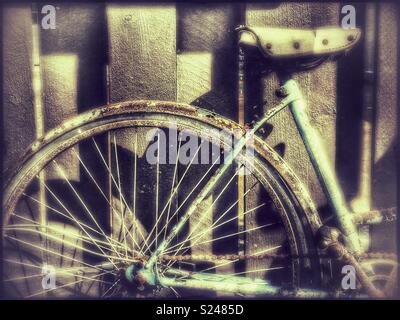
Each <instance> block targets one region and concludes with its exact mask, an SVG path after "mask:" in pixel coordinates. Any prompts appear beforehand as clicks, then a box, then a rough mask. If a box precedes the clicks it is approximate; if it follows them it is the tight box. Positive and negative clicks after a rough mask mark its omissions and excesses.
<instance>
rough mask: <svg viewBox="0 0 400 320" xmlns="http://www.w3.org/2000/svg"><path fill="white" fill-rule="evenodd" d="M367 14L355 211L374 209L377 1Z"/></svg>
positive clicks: (364, 229)
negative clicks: (373, 146) (372, 191)
mask: <svg viewBox="0 0 400 320" xmlns="http://www.w3.org/2000/svg"><path fill="white" fill-rule="evenodd" d="M365 6H366V17H365V51H364V65H365V68H364V88H363V107H362V123H361V146H360V147H361V150H360V175H359V181H358V194H357V195H356V197H355V198H354V199H353V200H352V201H351V207H352V209H353V211H354V212H367V211H370V210H371V199H372V197H371V187H372V183H371V182H372V181H371V176H372V139H373V114H374V106H375V104H376V70H375V68H376V66H375V64H376V50H375V46H376V39H375V38H376V22H377V21H376V18H377V17H376V14H377V12H376V4H375V3H366V4H365ZM359 236H360V241H361V245H362V247H363V249H364V250H367V249H368V246H369V226H361V227H360V230H359Z"/></svg>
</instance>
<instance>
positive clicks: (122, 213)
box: [114, 132, 128, 257]
mask: <svg viewBox="0 0 400 320" xmlns="http://www.w3.org/2000/svg"><path fill="white" fill-rule="evenodd" d="M114 152H115V163H116V167H117V178H118V191H119V202H120V210H121V216H122V221H121V223H122V224H121V229H123V230H125V229H126V226H125V210H123V209H122V190H121V175H120V173H119V160H118V151H117V138H116V137H115V132H114ZM123 239H124V244H125V256H126V257H128V244H127V242H126V234H125V233H123Z"/></svg>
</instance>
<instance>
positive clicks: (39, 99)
mask: <svg viewBox="0 0 400 320" xmlns="http://www.w3.org/2000/svg"><path fill="white" fill-rule="evenodd" d="M31 10H32V90H33V99H34V101H33V107H34V117H35V119H34V121H35V135H36V139H39V138H41V137H42V136H43V135H44V108H43V85H42V84H43V82H42V72H41V66H40V29H39V12H38V10H39V8H38V5H37V4H35V3H33V4H32V9H31ZM45 179H46V177H45V172H44V170H42V171H41V172H40V173H39V201H40V202H39V221H40V224H41V225H42V226H44V228H43V230H42V231H43V232H44V233H46V228H45V226H46V225H47V210H46V191H45V188H44V187H43V182H44V181H45ZM43 239H44V242H45V243H44V244H43V245H44V247H45V248H47V237H44V238H43ZM42 255H44V256H42V258H43V260H44V261H46V262H47V254H43V252H42ZM44 261H43V262H44Z"/></svg>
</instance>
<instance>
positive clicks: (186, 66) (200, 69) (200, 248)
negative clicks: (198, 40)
mask: <svg viewBox="0 0 400 320" xmlns="http://www.w3.org/2000/svg"><path fill="white" fill-rule="evenodd" d="M211 64H212V55H211V53H210V52H207V51H205V52H204V51H203V52H190V51H183V52H182V53H180V54H179V55H178V56H177V76H178V82H177V100H178V101H179V102H186V103H191V102H192V101H196V99H198V98H199V97H201V96H202V95H204V94H206V93H207V92H209V91H210V90H211ZM206 143H208V141H207V142H206ZM199 154H200V153H199ZM207 168H208V166H201V165H199V164H193V165H192V169H191V170H190V172H189V173H190V181H192V183H193V181H198V180H199V179H201V177H202V176H203V174H204V173H205V171H206V170H207ZM185 169H186V166H182V168H181V171H184V170H185ZM182 174H183V172H181V175H182ZM190 191H191V188H184V189H183V190H182V191H181V192H180V197H181V199H182V200H183V199H185V198H186V197H187V195H188V194H189V192H190ZM212 202H213V197H212V195H210V196H209V197H208V198H207V199H206V200H205V201H203V203H202V204H201V206H200V207H199V209H198V210H197V211H196V212H195V213H193V215H192V216H191V217H190V220H189V225H190V226H189V229H190V232H193V234H194V235H196V234H199V232H204V230H206V229H210V228H211V224H212V213H213V210H211V209H209V208H210V206H211V204H212ZM211 237H212V232H211V230H210V231H209V232H207V234H205V235H203V236H202V238H201V241H200V239H197V243H199V242H203V241H207V240H209V239H211ZM194 243H195V242H194V241H193V242H192V244H194ZM191 253H192V254H211V253H212V244H211V242H210V243H205V244H201V245H195V246H193V248H192V249H191Z"/></svg>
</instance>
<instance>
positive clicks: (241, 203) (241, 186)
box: [237, 45, 246, 254]
mask: <svg viewBox="0 0 400 320" xmlns="http://www.w3.org/2000/svg"><path fill="white" fill-rule="evenodd" d="M238 47H239V55H238V59H239V61H238V121H239V124H240V125H241V126H244V123H245V118H244V50H243V48H242V46H240V45H239V46H238ZM238 166H240V163H238ZM244 170H245V168H244V167H242V168H241V169H240V171H239V173H238V180H237V183H238V189H237V192H238V203H237V216H238V232H242V231H243V230H244V226H245V221H244V215H243V213H244V212H245V200H244V193H245V188H246V185H245V183H246V181H245V172H244ZM244 241H245V235H244V233H241V234H240V236H238V252H239V254H244Z"/></svg>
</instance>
